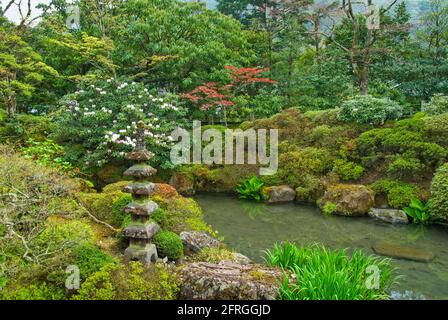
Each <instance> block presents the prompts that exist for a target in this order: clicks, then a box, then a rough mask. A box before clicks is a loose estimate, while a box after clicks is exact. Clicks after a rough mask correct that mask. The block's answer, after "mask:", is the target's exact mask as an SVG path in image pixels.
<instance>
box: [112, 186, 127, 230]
mask: <svg viewBox="0 0 448 320" xmlns="http://www.w3.org/2000/svg"><path fill="white" fill-rule="evenodd" d="M131 202H132V195H130V194H124V195H122V196H120V197H119V198H117V199H115V200H114V201H113V202H112V209H113V213H114V224H115V225H116V226H123V222H124V221H125V220H126V217H127V216H128V215H127V214H125V213H124V212H123V210H124V208H125V207H126V206H127V205H128V204H129V203H131Z"/></svg>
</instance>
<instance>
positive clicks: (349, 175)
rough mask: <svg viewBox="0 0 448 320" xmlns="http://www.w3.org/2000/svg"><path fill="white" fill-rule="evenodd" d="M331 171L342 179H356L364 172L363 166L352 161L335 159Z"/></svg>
mask: <svg viewBox="0 0 448 320" xmlns="http://www.w3.org/2000/svg"><path fill="white" fill-rule="evenodd" d="M333 171H334V172H336V173H337V174H338V176H339V177H340V178H341V179H342V180H357V179H359V178H360V177H361V176H362V174H363V173H364V168H363V167H362V166H361V165H358V164H356V163H354V162H350V161H347V160H343V159H337V160H335V161H334V166H333Z"/></svg>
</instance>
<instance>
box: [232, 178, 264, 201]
mask: <svg viewBox="0 0 448 320" xmlns="http://www.w3.org/2000/svg"><path fill="white" fill-rule="evenodd" d="M263 186H264V182H262V181H261V180H260V179H259V178H257V177H255V176H253V177H252V178H250V179H248V180H245V181H243V182H242V183H240V184H238V185H237V187H236V189H235V191H236V193H237V194H238V197H239V198H240V199H247V200H255V201H260V200H261V189H262V188H263Z"/></svg>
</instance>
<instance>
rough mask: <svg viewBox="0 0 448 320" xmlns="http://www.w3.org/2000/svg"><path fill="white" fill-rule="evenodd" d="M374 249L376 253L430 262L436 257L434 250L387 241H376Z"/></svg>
mask: <svg viewBox="0 0 448 320" xmlns="http://www.w3.org/2000/svg"><path fill="white" fill-rule="evenodd" d="M372 249H373V251H375V253H376V254H379V255H383V256H388V257H392V258H397V259H405V260H412V261H418V262H430V261H432V260H433V259H434V258H435V255H434V254H433V253H432V252H429V251H426V250H422V249H417V248H413V247H408V246H402V245H397V244H391V243H386V242H379V243H376V244H374V245H373V247H372Z"/></svg>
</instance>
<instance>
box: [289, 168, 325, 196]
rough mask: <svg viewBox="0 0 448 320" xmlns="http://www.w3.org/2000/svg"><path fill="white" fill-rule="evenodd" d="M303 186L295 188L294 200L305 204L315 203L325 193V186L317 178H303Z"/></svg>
mask: <svg viewBox="0 0 448 320" xmlns="http://www.w3.org/2000/svg"><path fill="white" fill-rule="evenodd" d="M303 182H304V184H303V186H300V187H297V188H296V200H297V201H299V202H305V203H315V202H316V200H317V199H319V198H321V197H322V196H323V195H324V193H325V186H324V185H323V183H322V182H321V181H320V179H319V178H317V177H315V176H313V175H304V176H303Z"/></svg>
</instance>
